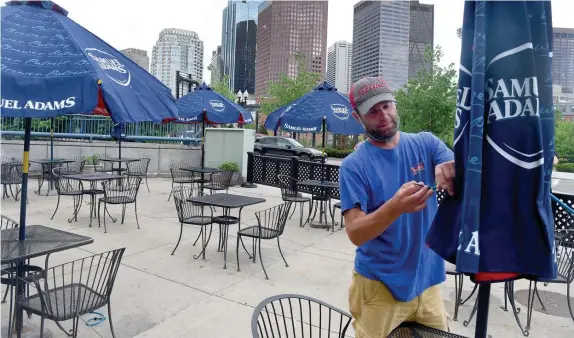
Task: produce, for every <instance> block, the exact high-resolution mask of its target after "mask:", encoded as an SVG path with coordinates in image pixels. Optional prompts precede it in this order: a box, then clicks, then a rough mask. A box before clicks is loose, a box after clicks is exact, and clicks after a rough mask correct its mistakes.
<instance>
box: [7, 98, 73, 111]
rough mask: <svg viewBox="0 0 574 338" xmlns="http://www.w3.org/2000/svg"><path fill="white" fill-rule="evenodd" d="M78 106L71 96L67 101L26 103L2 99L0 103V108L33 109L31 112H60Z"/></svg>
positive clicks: (29, 101) (31, 101)
mask: <svg viewBox="0 0 574 338" xmlns="http://www.w3.org/2000/svg"><path fill="white" fill-rule="evenodd" d="M75 105H76V98H75V97H74V96H70V97H68V98H67V99H64V100H59V101H48V102H41V101H33V100H28V101H26V102H20V101H18V100H8V99H2V100H1V101H0V107H2V108H8V109H31V110H60V109H64V108H70V107H73V106H75Z"/></svg>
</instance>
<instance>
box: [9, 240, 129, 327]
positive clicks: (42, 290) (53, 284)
mask: <svg viewBox="0 0 574 338" xmlns="http://www.w3.org/2000/svg"><path fill="white" fill-rule="evenodd" d="M124 251H125V248H121V249H116V250H112V251H108V252H104V253H100V254H96V255H93V256H89V257H85V258H81V259H78V260H75V261H72V262H68V263H64V264H61V265H57V266H54V267H52V268H48V269H46V270H45V271H43V272H42V273H39V274H37V275H36V278H34V277H28V278H27V279H25V280H24V282H26V283H27V284H29V285H30V286H33V287H34V288H35V290H36V291H37V293H36V294H34V295H32V296H29V297H26V298H24V299H22V300H21V301H20V302H19V303H20V305H21V306H22V307H23V308H24V309H25V310H27V311H29V312H31V313H34V314H37V315H39V316H41V317H42V323H43V321H44V319H49V320H54V321H64V320H68V319H74V322H75V323H74V329H73V331H74V333H76V331H77V327H78V321H79V316H81V315H84V314H87V313H90V312H92V311H94V310H96V309H99V308H101V307H102V306H104V305H106V304H107V305H108V312H109V316H110V317H111V311H110V295H111V293H112V290H113V287H114V282H115V279H116V276H117V273H118V270H119V267H120V262H121V260H122V256H123V254H124ZM110 326H111V328H112V335H114V333H113V326H112V323H111V318H110ZM74 336H75V334H74Z"/></svg>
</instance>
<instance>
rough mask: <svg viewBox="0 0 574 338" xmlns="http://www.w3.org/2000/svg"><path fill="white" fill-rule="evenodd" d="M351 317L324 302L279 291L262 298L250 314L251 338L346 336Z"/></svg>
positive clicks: (335, 337)
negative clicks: (280, 293) (274, 294)
mask: <svg viewBox="0 0 574 338" xmlns="http://www.w3.org/2000/svg"><path fill="white" fill-rule="evenodd" d="M351 320H352V317H351V315H350V314H349V313H347V312H345V311H343V310H341V309H338V308H336V307H334V306H332V305H329V304H327V303H325V302H323V301H320V300H318V299H315V298H311V297H308V296H303V295H296V294H282V295H276V296H272V297H269V298H267V299H264V300H263V301H261V303H259V305H257V307H256V308H255V310H254V311H253V315H252V316H251V334H252V336H253V338H282V337H285V338H287V337H289V338H304V337H332V338H343V337H347V335H346V333H347V329H348V328H349V324H351Z"/></svg>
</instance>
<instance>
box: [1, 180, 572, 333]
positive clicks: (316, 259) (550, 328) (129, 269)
mask: <svg viewBox="0 0 574 338" xmlns="http://www.w3.org/2000/svg"><path fill="white" fill-rule="evenodd" d="M149 186H150V190H151V193H148V192H147V189H146V188H145V186H142V187H141V189H140V192H139V196H138V216H139V223H140V227H141V229H140V230H138V229H137V228H136V223H135V217H134V215H133V208H132V207H128V208H127V210H128V213H127V215H126V220H125V223H124V224H120V223H119V221H118V222H117V223H111V222H110V221H109V220H108V223H107V226H108V233H107V234H105V233H104V229H103V227H101V228H99V227H98V226H97V220H95V222H94V225H93V226H92V227H89V226H88V219H89V218H88V216H89V208H88V205H84V206H83V207H82V210H81V211H80V213H79V215H78V221H77V222H72V223H68V222H67V219H68V217H70V215H71V213H72V199H71V198H62V200H61V202H60V210H58V213H57V214H56V216H55V217H54V220H52V221H50V220H49V219H50V216H51V215H52V213H53V211H54V208H55V206H56V199H57V198H56V197H45V196H37V195H34V194H33V193H32V192H31V190H32V189H30V194H29V196H30V199H29V200H30V204H29V205H28V212H27V215H28V224H42V225H47V226H50V227H54V228H57V229H62V230H66V231H71V232H74V233H78V234H82V235H85V236H89V237H92V238H93V239H94V243H93V244H91V245H88V246H85V247H81V248H77V249H72V250H68V251H64V252H60V253H56V254H53V255H52V256H50V265H51V266H53V265H57V264H60V263H64V262H67V261H71V260H74V259H78V258H81V257H85V256H88V255H90V254H92V253H100V252H103V251H107V250H111V249H115V248H120V247H126V252H125V254H124V258H123V260H122V266H121V268H120V270H119V273H118V277H117V280H116V283H115V287H114V290H113V294H112V301H111V304H112V312H113V317H112V318H113V323H114V328H115V333H116V336H117V337H218V338H226V337H251V329H250V321H251V315H252V313H253V309H254V307H255V306H256V305H257V304H258V303H259V302H260V301H261V300H263V299H264V298H266V297H269V296H272V295H277V294H281V293H296V294H303V295H308V296H311V297H314V298H317V299H320V300H323V301H325V302H327V303H329V304H331V305H334V306H336V307H339V308H341V309H344V310H347V289H348V286H349V282H350V279H351V271H352V269H353V260H354V251H355V248H354V246H353V245H352V244H351V243H350V241H349V240H348V239H347V236H346V233H345V231H344V230H343V231H341V230H339V228H336V231H335V232H334V233H333V232H331V231H326V230H321V229H312V228H309V227H308V226H306V227H304V228H301V227H299V211H296V212H295V214H294V215H293V218H292V219H291V220H289V221H288V224H287V227H286V229H285V233H284V234H283V236H282V237H281V246H282V248H283V253H284V254H285V257H286V259H287V262H288V263H289V267H285V264H284V263H283V261H282V259H281V256H280V255H279V251H278V250H277V245H276V244H277V243H276V242H275V241H268V242H263V244H262V251H263V253H262V255H263V261H264V264H265V266H266V269H267V273H268V274H269V278H270V279H269V280H265V276H264V274H263V271H262V269H261V265H260V263H259V259H258V260H257V262H256V263H255V264H254V263H253V262H251V261H250V260H249V258H248V256H247V254H246V253H245V251H243V249H240V252H239V258H240V265H241V271H237V263H236V259H235V257H236V251H235V244H236V236H235V233H236V231H237V227H236V226H232V227H231V229H230V232H229V233H230V235H229V242H228V259H227V269H226V270H224V269H222V267H223V254H222V253H220V252H217V239H218V233H217V229H216V227H214V229H213V234H212V236H213V237H212V239H211V241H210V243H209V247H208V250H207V254H206V259H205V260H202V259H201V258H200V259H197V260H196V259H193V257H192V256H193V255H194V254H197V253H199V252H200V245H199V244H198V245H197V246H193V245H192V244H193V241H194V240H195V238H196V237H197V235H198V234H199V228H198V227H193V226H185V227H184V232H183V238H182V241H181V243H180V245H179V248H178V249H177V251H176V253H175V255H173V256H172V255H171V252H172V250H173V248H174V246H175V243H176V242H177V238H178V235H179V229H180V225H179V222H178V219H177V214H176V211H175V206H174V203H173V200H171V201H167V198H168V194H169V191H170V188H171V183H170V180H169V179H165V178H155V179H149ZM32 188H36V183H35V182H33V183H32ZM230 192H232V193H239V194H246V195H250V196H257V197H263V198H265V199H266V200H267V201H266V202H265V203H263V204H258V205H254V206H250V207H246V208H244V209H243V212H242V222H243V223H247V224H256V223H255V215H254V212H255V211H258V210H262V209H265V208H267V207H271V206H274V205H277V204H280V203H281V194H280V191H279V189H276V188H271V187H265V186H259V187H258V188H255V189H246V188H240V187H234V188H231V189H230ZM1 203H2V204H1V208H2V214H3V215H6V216H8V217H11V218H14V219H16V220H18V219H19V208H20V203H19V202H14V201H13V200H11V199H4V200H2V202H1ZM84 203H85V202H84ZM110 210H111V213H112V215H114V216H115V217H117V216H118V215H120V214H121V209H120V208H119V207H117V208H114V207H112V208H110ZM217 211H218V212H219V213H220V212H221V209H218V210H217ZM232 214H235V215H236V214H237V211H235V212H232ZM338 217H339V216H338V215H336V219H338ZM250 243H251V242H250V241H249V240H248V241H247V242H246V245H247V247H248V248H250V245H249V244H250ZM34 261H35V262H34V263H36V264H43V259H36V260H34ZM472 286H473V284H472V283H471V282H470V281H469V279H468V278H466V279H465V283H464V291H463V297H465V296H466V295H468V293H469V292H470V291H471V290H472ZM539 288H540V289H541V290H551V291H554V292H558V293H560V294H562V295H564V298H565V297H566V296H565V295H566V287H565V286H564V285H557V286H554V285H549V286H548V287H544V286H539ZM524 289H526V290H527V289H528V282H526V281H517V282H516V283H515V291H519V290H524ZM3 290H4V289H2V291H3ZM442 291H443V297H444V301H445V306H446V308H447V311H448V312H449V314H450V315H451V316H453V313H454V297H455V296H454V278H453V277H452V276H447V281H446V282H445V283H443V285H442ZM474 299H475V298H474V297H473V298H472V299H471V300H470V301H469V302H468V303H466V304H465V305H463V306H461V307H460V310H459V315H458V318H459V320H458V321H451V322H450V326H451V331H453V332H455V333H458V334H461V335H465V336H469V337H472V336H473V335H474V322H475V320H476V317H475V318H474V319H473V321H472V322H471V323H470V325H469V326H468V327H465V326H463V325H462V323H463V321H464V320H466V319H467V318H468V316H469V314H470V311H471V310H472V305H473V304H474ZM503 303H504V298H503V284H496V285H493V287H492V296H491V305H490V314H489V320H490V321H489V334H490V335H491V336H492V337H501V338H502V337H504V338H510V337H517V338H518V337H523V335H522V333H521V332H520V330H519V328H518V326H517V324H516V321H515V319H514V316H513V314H512V311H511V310H510V311H508V312H505V311H504V310H502V309H501V308H500V306H501V305H502V304H503ZM517 305H518V306H519V307H520V308H521V309H522V311H521V312H520V313H519V318H520V320H521V321H522V324H523V326H525V325H526V307H525V306H523V305H521V304H517ZM1 309H2V323H3V324H5V323H7V321H6V319H7V312H8V311H7V310H8V303H6V304H2V307H1ZM101 312H102V313H104V314H106V315H107V309H106V308H103V309H101ZM90 317H92V316H90V315H86V316H84V317H83V320H84V321H85V320H87V319H89V318H90ZM31 320H32V321H38V322H39V319H38V318H37V316H33V317H32V319H31ZM46 323H47V326H48V328H49V329H50V330H51V331H52V333H53V337H66V335H65V334H64V333H63V332H62V331H60V330H59V329H58V328H57V327H56V326H55V325H54V324H53V323H52V322H46ZM63 325H64V326H65V327H68V328H69V327H71V323H69V322H65V323H63ZM531 327H532V328H531V331H530V337H552V338H560V337H573V336H574V322H573V321H572V319H570V318H562V317H556V316H551V315H548V314H545V313H543V312H539V311H535V312H534V314H533V320H532V324H531ZM350 331H352V330H350ZM79 336H80V337H111V332H110V329H109V325H108V321H107V320H106V321H104V322H103V323H101V324H99V325H96V326H93V327H89V326H87V325H85V324H84V323H83V322H80V328H79ZM349 336H353V334H352V332H349Z"/></svg>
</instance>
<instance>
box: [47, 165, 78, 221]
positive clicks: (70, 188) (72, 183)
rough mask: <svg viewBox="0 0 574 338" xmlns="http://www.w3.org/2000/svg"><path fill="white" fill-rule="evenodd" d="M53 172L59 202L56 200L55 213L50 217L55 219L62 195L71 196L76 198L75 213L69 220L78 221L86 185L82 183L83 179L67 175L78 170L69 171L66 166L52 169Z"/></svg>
mask: <svg viewBox="0 0 574 338" xmlns="http://www.w3.org/2000/svg"><path fill="white" fill-rule="evenodd" d="M52 173H53V175H52V177H53V179H54V185H55V186H56V192H57V193H58V202H56V210H54V213H53V214H52V217H50V219H51V220H52V219H54V216H56V212H57V211H58V207H59V206H60V197H61V196H70V197H72V198H73V199H74V214H73V215H72V217H71V218H69V219H68V222H69V223H71V222H72V220H75V221H76V222H77V221H78V212H79V211H80V208H81V207H82V201H83V198H84V185H83V184H82V181H80V180H75V179H71V178H68V177H66V176H65V175H67V174H77V172H75V171H69V170H68V169H66V168H62V167H58V168H54V169H52Z"/></svg>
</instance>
